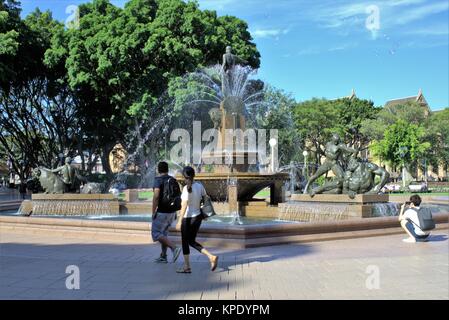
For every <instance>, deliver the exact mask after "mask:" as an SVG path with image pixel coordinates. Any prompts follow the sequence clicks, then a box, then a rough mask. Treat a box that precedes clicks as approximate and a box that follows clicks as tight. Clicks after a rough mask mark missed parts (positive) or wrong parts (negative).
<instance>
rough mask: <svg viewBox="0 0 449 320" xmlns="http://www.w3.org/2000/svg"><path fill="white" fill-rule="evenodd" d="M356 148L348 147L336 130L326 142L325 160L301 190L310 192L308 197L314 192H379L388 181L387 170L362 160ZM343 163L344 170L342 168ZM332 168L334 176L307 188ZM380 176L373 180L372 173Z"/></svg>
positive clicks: (350, 195)
mask: <svg viewBox="0 0 449 320" xmlns="http://www.w3.org/2000/svg"><path fill="white" fill-rule="evenodd" d="M357 153H358V150H356V149H354V148H350V147H348V146H346V145H345V144H343V143H342V142H341V141H340V137H339V136H338V135H337V134H333V135H332V140H331V141H330V142H328V143H327V144H326V149H325V154H326V159H325V161H324V163H323V164H322V165H321V166H320V167H319V168H318V170H317V172H316V173H315V174H314V175H313V176H312V177H311V178H310V180H309V181H308V183H307V185H306V187H305V188H304V193H309V194H310V196H311V197H313V196H314V195H316V194H321V193H327V194H342V193H343V194H347V195H348V196H349V197H350V198H351V199H354V198H355V196H356V195H357V194H378V193H379V192H380V191H381V189H382V188H383V187H384V186H385V184H386V183H387V182H388V179H389V177H390V174H389V173H388V172H387V171H386V170H385V169H384V168H381V167H379V166H378V165H376V164H374V163H372V162H368V161H363V160H362V159H360V158H358V157H357ZM346 154H351V155H352V156H351V157H350V158H349V160H348V161H347V164H346V161H345V159H344V155H346ZM344 167H346V171H345V170H344V169H343V168H344ZM330 170H332V172H333V173H334V174H335V178H334V179H333V180H332V181H329V182H326V183H325V184H324V185H322V186H320V187H317V188H315V189H313V190H309V186H310V185H311V184H312V183H313V182H314V181H315V180H316V179H318V177H320V176H322V175H323V174H325V173H327V172H328V171H330ZM376 176H379V177H380V181H379V183H378V184H375V177H376Z"/></svg>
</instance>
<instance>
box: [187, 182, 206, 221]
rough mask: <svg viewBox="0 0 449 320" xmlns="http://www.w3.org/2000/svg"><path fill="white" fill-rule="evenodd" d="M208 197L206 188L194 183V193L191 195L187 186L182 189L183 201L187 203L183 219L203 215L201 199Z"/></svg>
mask: <svg viewBox="0 0 449 320" xmlns="http://www.w3.org/2000/svg"><path fill="white" fill-rule="evenodd" d="M205 195H206V190H205V189H204V186H203V185H202V184H201V183H199V182H196V181H194V182H193V184H192V192H191V193H189V191H188V190H187V186H184V188H182V194H181V200H182V201H187V210H186V213H185V214H184V217H183V218H193V217H196V216H199V215H200V214H201V210H200V206H201V199H202V198H203V196H205Z"/></svg>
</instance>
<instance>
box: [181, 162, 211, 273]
mask: <svg viewBox="0 0 449 320" xmlns="http://www.w3.org/2000/svg"><path fill="white" fill-rule="evenodd" d="M182 175H183V176H184V179H185V183H186V185H185V186H184V188H183V189H182V195H181V199H182V205H181V212H180V215H179V218H178V223H177V225H176V229H178V230H179V229H180V230H181V236H182V252H183V254H184V266H183V267H182V268H181V269H179V270H177V271H176V272H178V273H191V272H192V269H191V267H190V246H191V247H192V248H194V249H196V250H198V251H199V252H201V253H202V254H204V255H206V256H207V257H208V258H209V262H210V264H211V271H215V269H216V268H217V265H218V257H217V256H215V255H213V254H211V253H210V252H209V251H207V250H206V249H205V248H203V246H202V245H201V244H199V243H198V242H196V236H197V234H198V231H199V229H200V227H201V222H202V221H203V219H204V218H203V215H202V214H201V209H200V206H201V201H202V199H203V197H204V196H207V194H206V190H205V189H204V186H203V185H202V184H201V183H199V182H196V181H194V178H195V170H194V169H193V168H192V167H185V168H184V170H183V172H182Z"/></svg>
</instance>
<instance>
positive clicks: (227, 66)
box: [221, 46, 248, 97]
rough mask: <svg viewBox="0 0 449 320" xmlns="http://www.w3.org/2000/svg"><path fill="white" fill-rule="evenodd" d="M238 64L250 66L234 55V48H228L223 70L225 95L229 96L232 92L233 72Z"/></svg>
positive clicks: (224, 57) (224, 56)
mask: <svg viewBox="0 0 449 320" xmlns="http://www.w3.org/2000/svg"><path fill="white" fill-rule="evenodd" d="M236 64H248V61H246V60H244V59H242V58H240V57H238V56H236V55H235V54H233V53H232V47H231V46H227V47H226V53H225V54H224V55H223V64H222V66H221V70H222V81H221V83H222V91H223V95H224V96H225V97H226V96H229V95H230V92H232V78H233V71H234V68H235V65H236Z"/></svg>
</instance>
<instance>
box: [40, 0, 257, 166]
mask: <svg viewBox="0 0 449 320" xmlns="http://www.w3.org/2000/svg"><path fill="white" fill-rule="evenodd" d="M79 26H80V27H79V29H69V30H65V31H63V32H58V33H56V34H55V36H54V37H53V41H52V48H51V49H50V50H48V51H47V53H46V59H45V61H46V63H47V65H48V66H51V67H55V66H56V65H61V64H62V65H64V66H65V67H66V72H67V77H68V81H69V84H70V87H71V89H72V90H73V91H74V93H75V95H76V98H77V99H78V101H80V109H79V111H80V117H82V118H83V119H84V120H83V121H84V123H85V126H84V130H85V132H86V135H89V136H92V137H95V140H96V141H97V145H100V146H103V150H102V154H103V156H102V159H104V161H103V162H107V159H106V155H107V154H108V153H109V151H110V150H111V149H112V147H113V145H114V144H115V143H117V142H121V143H123V144H124V145H129V144H130V143H129V141H126V140H127V135H126V133H128V132H129V129H130V127H132V128H133V129H134V128H135V127H136V123H139V122H141V121H143V120H145V126H143V127H142V129H148V128H151V127H152V126H155V125H158V123H162V124H166V123H164V122H161V121H159V120H160V117H161V115H162V114H165V113H167V110H168V109H167V108H169V107H170V106H168V105H167V104H166V101H165V99H161V97H163V96H164V92H165V91H166V90H167V89H169V88H170V84H171V83H175V84H173V85H172V87H173V88H174V87H176V79H177V78H178V77H180V76H182V75H184V74H185V73H186V72H189V71H193V70H195V69H196V68H198V67H200V66H204V65H208V64H210V63H215V62H217V61H220V60H221V55H222V54H223V53H224V51H225V47H226V45H229V44H232V45H233V46H234V47H235V52H236V53H237V54H239V55H240V56H242V57H243V58H244V59H246V60H248V61H249V62H250V63H251V65H252V66H258V65H259V57H260V55H259V53H258V51H257V49H256V47H255V44H254V43H252V39H251V35H250V34H249V32H248V30H247V29H248V26H247V24H246V23H245V22H243V21H241V20H240V19H237V18H235V17H217V14H216V13H215V12H214V11H201V10H200V9H199V8H198V4H197V3H196V2H184V1H181V0H158V1H155V0H147V1H144V0H131V1H129V2H128V3H126V5H125V7H124V9H121V8H119V7H116V6H114V5H112V4H111V3H109V1H107V0H94V1H92V2H91V3H86V4H83V5H81V6H80V21H79ZM172 90H175V89H172ZM124 133H125V134H124ZM157 133H158V131H157V130H154V135H153V136H152V137H153V138H154V141H148V143H147V144H146V145H147V146H148V147H149V149H153V148H154V147H156V144H157V143H159V140H160V137H159V136H158V135H157ZM142 134H143V133H142ZM135 136H136V134H134V135H131V137H132V138H135ZM137 136H139V134H137ZM153 153H154V152H153ZM103 165H104V167H105V169H106V170H107V171H108V164H105V163H104V164H103Z"/></svg>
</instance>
